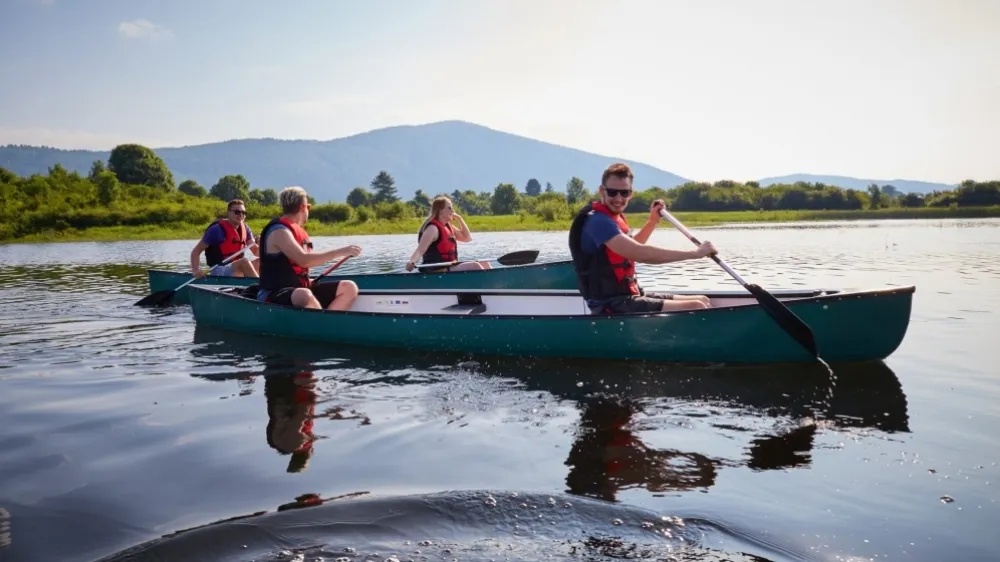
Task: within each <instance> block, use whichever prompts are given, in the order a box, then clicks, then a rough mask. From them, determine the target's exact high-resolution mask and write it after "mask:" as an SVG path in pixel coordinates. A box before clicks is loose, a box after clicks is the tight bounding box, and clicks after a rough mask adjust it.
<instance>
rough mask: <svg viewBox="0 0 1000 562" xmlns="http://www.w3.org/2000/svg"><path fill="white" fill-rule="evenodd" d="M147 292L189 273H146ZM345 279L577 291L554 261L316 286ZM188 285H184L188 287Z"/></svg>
mask: <svg viewBox="0 0 1000 562" xmlns="http://www.w3.org/2000/svg"><path fill="white" fill-rule="evenodd" d="M147 275H148V278H149V292H150V293H155V292H157V291H165V290H173V289H176V288H177V287H179V286H180V285H181V284H182V283H184V282H185V281H187V280H189V279H191V274H190V273H180V272H177V271H167V270H163V269H150V270H148V271H147ZM345 279H349V280H351V281H354V282H355V283H357V284H358V288H359V289H362V290H364V289H389V290H396V289H402V290H408V289H557V290H577V285H576V274H575V273H574V272H573V262H571V261H568V260H567V261H556V262H546V263H537V264H529V265H521V266H513V267H498V268H495V269H490V270H484V271H454V272H451V273H359V274H349V275H327V276H326V277H324V278H323V279H321V280H320V283H328V282H333V281H339V280H345ZM256 282H257V279H254V278H246V277H205V278H203V279H199V280H198V281H195V282H193V283H191V285H205V286H214V287H217V286H239V287H246V286H249V285H251V284H253V283H256ZM191 285H188V287H189V286H191ZM188 287H184V288H182V289H181V290H180V291H178V292H177V293H176V294H175V295H174V297H173V298H172V299H171V301H172V302H173V303H174V304H190V303H189V301H188V290H187V289H188Z"/></svg>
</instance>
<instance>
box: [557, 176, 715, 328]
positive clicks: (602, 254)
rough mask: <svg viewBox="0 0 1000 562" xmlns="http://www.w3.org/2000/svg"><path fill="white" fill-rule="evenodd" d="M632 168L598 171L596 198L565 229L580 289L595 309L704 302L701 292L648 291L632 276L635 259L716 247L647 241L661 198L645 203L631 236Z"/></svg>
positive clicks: (672, 257)
mask: <svg viewBox="0 0 1000 562" xmlns="http://www.w3.org/2000/svg"><path fill="white" fill-rule="evenodd" d="M633 178H634V176H633V174H632V169H631V168H629V167H628V165H626V164H620V163H619V164H612V165H611V166H609V167H608V169H607V170H605V171H604V175H603V176H602V177H601V187H600V188H599V189H598V197H599V201H595V202H593V203H591V204H589V205H587V206H586V207H584V208H583V209H581V210H580V212H579V214H577V216H576V218H575V219H574V220H573V225H572V226H571V227H570V231H569V247H570V253H571V254H572V256H573V265H574V267H575V268H576V272H577V280H578V282H579V287H580V292H581V293H582V294H583V297H584V298H585V299H586V301H587V305H588V306H589V307H590V309H591V311H592V312H593V313H594V314H626V313H651V312H663V311H677V310H694V309H699V308H708V307H709V306H711V301H709V299H708V297H706V296H703V295H672V294H668V293H647V292H645V291H643V290H642V289H641V288H640V287H639V283H638V281H637V279H636V274H635V264H636V263H651V264H661V263H671V262H676V261H682V260H689V259H698V258H703V257H706V256H708V255H710V254H712V253H714V252H715V246H713V245H712V243H711V242H708V241H705V242H703V243H702V244H701V245H700V246H699V247H698V248H697V249H694V250H690V251H678V250H668V249H666V248H660V247H657V246H652V245H649V244H646V241H647V240H648V239H649V236H650V235H651V234H653V230H655V229H656V225H657V224H658V223H659V220H660V209H661V208H662V207H663V205H664V203H663V201H662V200H659V199H657V200H656V201H653V204H652V205H650V208H649V220H647V221H646V224H645V225H643V227H642V229H641V230H639V232H637V233H636V235H635V236H634V237H633V236H632V235H631V232H630V229H629V226H628V223H627V222H626V221H625V215H624V212H625V208H626V207H627V206H628V202H629V200H630V199H631V197H632V181H633Z"/></svg>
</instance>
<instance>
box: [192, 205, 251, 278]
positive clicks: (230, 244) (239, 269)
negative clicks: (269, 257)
mask: <svg viewBox="0 0 1000 562" xmlns="http://www.w3.org/2000/svg"><path fill="white" fill-rule="evenodd" d="M226 215H227V216H226V218H224V219H219V220H217V221H215V222H213V223H212V224H210V225H208V228H206V229H205V232H204V233H203V234H202V236H201V240H199V241H198V243H197V244H195V246H194V248H193V249H192V250H191V273H192V274H193V275H194V276H195V278H197V279H201V278H202V277H205V275H211V276H213V277H216V276H222V277H230V276H232V277H257V268H258V267H259V262H260V260H253V261H251V260H250V258H249V257H247V256H246V255H244V256H243V257H242V258H240V259H238V260H236V261H234V262H232V263H227V264H226V265H223V266H221V267H216V268H215V269H214V270H210V271H211V272H210V273H206V272H203V271H202V270H201V267H199V262H200V261H201V253H202V252H205V261H206V262H208V266H209V267H212V266H215V265H217V264H220V263H222V262H223V261H225V259H226V258H228V257H229V256H231V255H233V254H235V253H236V252H239V251H240V250H242V249H243V248H245V247H246V246H251V248H250V252H251V253H253V254H254V255H260V250H258V248H257V245H256V243H255V242H256V241H255V240H254V238H253V231H251V230H250V225H248V224H247V223H246V222H245V221H246V216H247V208H246V205H245V204H244V203H243V201H241V200H239V199H233V200H232V201H230V202H229V204H228V205H226Z"/></svg>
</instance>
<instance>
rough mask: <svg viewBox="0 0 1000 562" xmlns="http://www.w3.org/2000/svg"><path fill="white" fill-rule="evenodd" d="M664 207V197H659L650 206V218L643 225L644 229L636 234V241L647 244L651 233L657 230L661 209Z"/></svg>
mask: <svg viewBox="0 0 1000 562" xmlns="http://www.w3.org/2000/svg"><path fill="white" fill-rule="evenodd" d="M663 207H664V203H663V200H662V199H657V200H656V201H653V203H652V204H651V205H650V206H649V219H647V220H646V224H644V225H642V230H640V231H639V232H638V233H636V235H635V241H636V242H638V243H640V244H645V243H646V241H647V240H649V237H650V235H652V234H653V231H654V230H656V225H658V224H660V209H662V208H663Z"/></svg>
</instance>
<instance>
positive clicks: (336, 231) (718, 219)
mask: <svg viewBox="0 0 1000 562" xmlns="http://www.w3.org/2000/svg"><path fill="white" fill-rule="evenodd" d="M672 214H673V215H674V216H676V217H677V218H678V219H679V220H680V221H681V222H683V223H684V226H687V227H688V228H699V227H711V226H722V225H730V224H749V223H784V222H828V221H852V220H899V219H957V218H998V217H1000V206H992V207H962V208H949V207H939V208H934V207H924V208H917V209H907V208H901V209H876V210H870V209H859V210H833V211H808V210H804V211H796V210H780V211H721V212H712V211H672ZM648 215H649V213H648V212H647V213H628V214H627V215H626V217H627V219H628V221H629V224H630V225H632V226H633V228H638V227H640V226H642V224H643V223H644V222H645V220H646V218H647V217H648ZM268 220H270V219H250V220H248V221H247V223H248V224H249V225H250V228H251V229H253V232H254V233H255V234H257V235H259V234H260V231H261V229H263V228H264V225H265V224H267V221H268ZM423 220H424V219H423V218H406V219H400V220H387V219H374V220H371V221H367V222H364V223H323V222H317V221H315V220H310V221H309V224H307V225H306V229H307V230H308V231H309V234H310V235H312V236H313V237H317V236H370V235H383V234H409V235H413V236H414V240H416V232H417V229H418V228H419V227H420V225H421V224H422V223H423ZM465 220H466V223H467V224H468V225H469V229H470V230H472V232H473V236H475V233H477V232H525V231H568V230H569V225H570V222H571V219H569V218H564V219H559V220H555V221H544V220H542V219H539V218H538V217H531V216H525V215H501V216H495V215H488V216H471V217H467V218H466V219H465ZM206 226H207V224H201V223H199V224H190V223H174V224H144V225H136V226H97V227H91V228H87V229H84V230H77V229H72V228H71V229H65V230H58V231H57V230H47V231H43V232H38V233H34V234H29V235H26V236H23V237H21V238H17V239H12V240H4V241H0V244H4V243H12V244H18V243H25V244H27V243H48V242H126V241H143V240H190V241H191V242H192V244H193V243H194V242H195V241H196V240H197V239H198V238H200V237H201V235H202V232H203V231H204V230H205V227H206ZM662 228H673V227H671V226H670V224H669V223H664V225H663V226H662Z"/></svg>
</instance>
